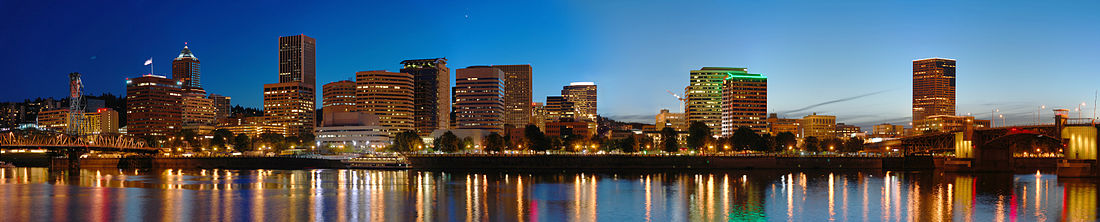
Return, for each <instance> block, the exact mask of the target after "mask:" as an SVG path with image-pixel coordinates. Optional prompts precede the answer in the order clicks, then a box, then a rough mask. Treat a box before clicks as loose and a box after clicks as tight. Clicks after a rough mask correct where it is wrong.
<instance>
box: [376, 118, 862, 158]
mask: <svg viewBox="0 0 1100 222" xmlns="http://www.w3.org/2000/svg"><path fill="white" fill-rule="evenodd" d="M687 134H688V135H687V137H686V138H685V139H686V141H684V143H680V141H679V135H680V133H679V132H677V131H676V130H675V129H673V128H671V127H665V128H664V129H662V130H661V131H660V133H659V135H660V138H662V139H660V140H655V139H654V138H650V137H648V136H643V135H632V136H627V137H626V138H623V139H615V140H611V139H607V138H605V137H600V136H594V137H586V136H579V135H569V136H562V137H551V136H547V135H545V134H544V133H543V132H542V130H540V129H539V128H538V127H537V126H534V125H527V127H526V128H525V129H524V131H523V134H522V135H515V136H521V137H522V138H516V139H513V138H511V137H512V136H513V135H508V136H501V135H500V134H497V133H491V134H489V135H488V136H486V137H485V138H483V140H482V141H481V143H480V144H481V145H482V146H484V147H479V146H478V145H475V144H478V143H475V142H474V141H473V139H471V138H469V137H465V138H459V137H458V136H456V135H455V134H454V133H451V132H450V131H447V132H445V133H443V135H441V136H439V137H438V138H435V139H434V140H433V142H432V144H430V145H428V144H425V143H424V141H423V140H421V139H420V137H419V136H417V134H416V132H415V131H406V132H402V133H399V134H397V135H396V136H395V137H394V140H393V144H392V145H390V146H389V147H387V151H392V152H413V151H441V152H447V153H456V152H463V151H473V150H482V151H490V152H500V151H504V150H517V151H518V150H530V151H567V152H580V151H589V152H595V151H621V152H625V153H634V152H640V151H647V152H658V151H663V152H670V153H675V152H690V151H694V152H722V151H756V152H768V153H777V152H793V151H813V152H823V151H833V152H858V151H860V150H862V149H863V140H861V139H859V138H847V139H842V138H825V139H821V138H816V137H807V138H804V139H803V143H802V144H801V146H799V145H798V140H797V138H796V137H795V135H794V134H792V133H789V132H783V133H779V134H777V135H776V136H771V135H769V134H758V133H756V132H755V131H753V130H752V129H749V128H747V127H741V128H738V129H737V131H735V132H734V134H733V135H732V136H730V137H720V138H715V137H713V136H712V135H711V134H710V128H709V127H707V126H706V124H703V123H701V122H692V123H691V125H690V126H689V127H688V132H687ZM514 141H516V142H514ZM681 144H683V145H681Z"/></svg>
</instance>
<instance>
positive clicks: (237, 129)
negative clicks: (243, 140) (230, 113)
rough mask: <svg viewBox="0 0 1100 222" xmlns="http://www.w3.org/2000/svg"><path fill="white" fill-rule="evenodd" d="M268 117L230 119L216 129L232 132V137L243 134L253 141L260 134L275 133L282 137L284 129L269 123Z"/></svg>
mask: <svg viewBox="0 0 1100 222" xmlns="http://www.w3.org/2000/svg"><path fill="white" fill-rule="evenodd" d="M268 119H269V117H264V116H251V117H240V116H237V117H230V118H227V119H225V120H222V122H221V123H220V124H218V127H217V129H225V130H229V132H232V133H233V135H238V134H245V135H248V136H249V137H252V138H253V139H255V138H259V137H260V134H264V133H275V134H279V135H283V134H285V133H286V128H284V127H282V126H280V125H277V124H274V123H270V121H269V120H268Z"/></svg>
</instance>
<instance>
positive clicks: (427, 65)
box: [401, 58, 452, 136]
mask: <svg viewBox="0 0 1100 222" xmlns="http://www.w3.org/2000/svg"><path fill="white" fill-rule="evenodd" d="M401 65H402V68H401V72H402V73H408V74H412V75H413V84H414V87H413V90H414V93H413V107H414V109H415V111H413V125H414V127H415V128H416V130H417V132H419V133H420V135H421V136H426V135H428V134H431V133H432V131H434V130H436V129H447V128H449V127H450V123H451V122H452V121H451V69H449V68H447V58H434V59H414V60H405V61H401Z"/></svg>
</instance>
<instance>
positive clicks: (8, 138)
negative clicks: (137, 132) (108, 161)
mask: <svg viewBox="0 0 1100 222" xmlns="http://www.w3.org/2000/svg"><path fill="white" fill-rule="evenodd" d="M11 149H45V150H49V151H69V150H79V151H99V152H125V153H143V154H155V153H157V152H159V151H160V150H159V149H156V148H149V147H146V146H145V142H144V141H142V140H136V139H133V138H129V137H127V136H122V135H88V136H79V137H77V136H69V135H65V134H59V133H37V134H15V133H14V132H8V133H4V134H0V150H11Z"/></svg>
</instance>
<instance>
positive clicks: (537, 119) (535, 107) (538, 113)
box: [530, 103, 549, 130]
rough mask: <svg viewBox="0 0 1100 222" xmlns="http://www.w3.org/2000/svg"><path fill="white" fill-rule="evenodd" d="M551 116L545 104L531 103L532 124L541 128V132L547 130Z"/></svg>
mask: <svg viewBox="0 0 1100 222" xmlns="http://www.w3.org/2000/svg"><path fill="white" fill-rule="evenodd" d="M548 115H549V114H548V113H547V111H546V105H544V104H543V103H531V123H530V124H532V125H535V126H537V127H539V129H540V130H542V129H546V119H547V118H549V116H548Z"/></svg>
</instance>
